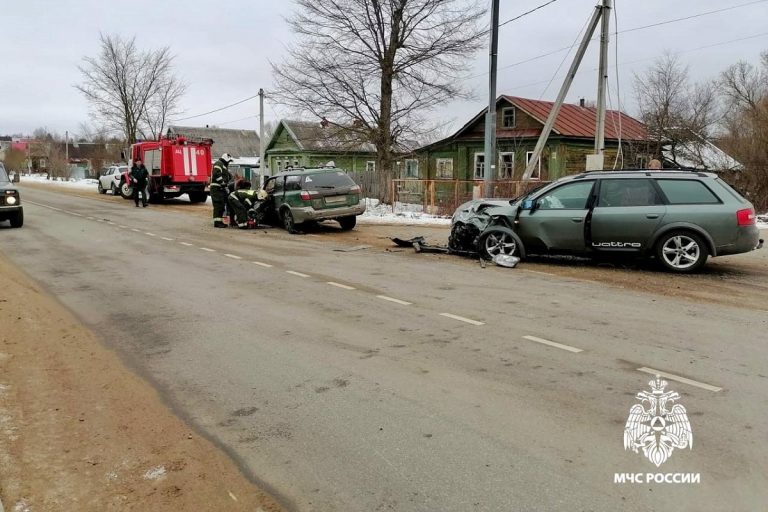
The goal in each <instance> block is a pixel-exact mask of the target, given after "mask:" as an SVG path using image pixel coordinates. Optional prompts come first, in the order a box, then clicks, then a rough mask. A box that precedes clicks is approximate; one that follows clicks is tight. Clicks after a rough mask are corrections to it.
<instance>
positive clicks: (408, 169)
mask: <svg viewBox="0 0 768 512" xmlns="http://www.w3.org/2000/svg"><path fill="white" fill-rule="evenodd" d="M405 177H406V178H418V177H419V161H418V160H416V159H408V160H406V161H405Z"/></svg>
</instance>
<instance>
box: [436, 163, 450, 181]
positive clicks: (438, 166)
mask: <svg viewBox="0 0 768 512" xmlns="http://www.w3.org/2000/svg"><path fill="white" fill-rule="evenodd" d="M448 162H450V164H451V172H450V175H449V176H445V175H444V173H443V172H441V171H440V164H441V163H442V164H446V163H448ZM435 178H437V179H450V180H452V179H453V158H435Z"/></svg>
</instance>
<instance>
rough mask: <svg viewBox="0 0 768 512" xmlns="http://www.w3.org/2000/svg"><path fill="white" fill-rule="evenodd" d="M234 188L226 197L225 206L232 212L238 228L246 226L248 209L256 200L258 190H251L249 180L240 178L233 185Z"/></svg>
mask: <svg viewBox="0 0 768 512" xmlns="http://www.w3.org/2000/svg"><path fill="white" fill-rule="evenodd" d="M235 188H236V190H235V191H234V192H232V193H231V194H229V196H228V197H227V206H228V207H229V211H230V212H231V214H234V220H233V222H235V223H237V227H238V228H240V229H246V228H247V227H248V210H250V209H252V208H253V207H254V205H255V204H256V203H257V202H258V199H257V193H258V190H251V182H249V181H245V180H241V181H238V182H237V185H235Z"/></svg>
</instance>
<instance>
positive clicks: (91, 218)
mask: <svg viewBox="0 0 768 512" xmlns="http://www.w3.org/2000/svg"><path fill="white" fill-rule="evenodd" d="M86 219H88V220H96V219H94V218H93V217H86Z"/></svg>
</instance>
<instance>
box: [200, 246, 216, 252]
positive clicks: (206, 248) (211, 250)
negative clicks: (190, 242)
mask: <svg viewBox="0 0 768 512" xmlns="http://www.w3.org/2000/svg"><path fill="white" fill-rule="evenodd" d="M200 250H201V251H205V252H216V249H211V248H210V247H201V248H200Z"/></svg>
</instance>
